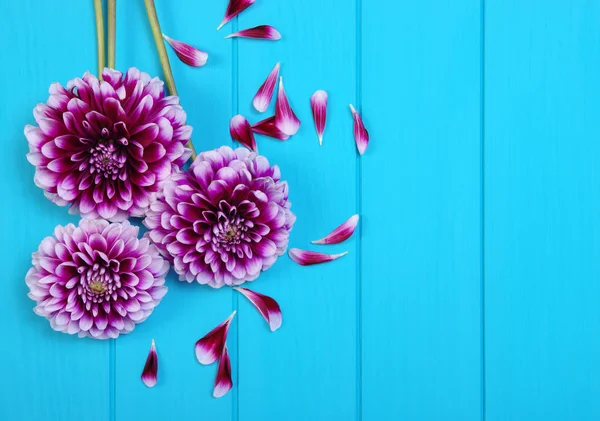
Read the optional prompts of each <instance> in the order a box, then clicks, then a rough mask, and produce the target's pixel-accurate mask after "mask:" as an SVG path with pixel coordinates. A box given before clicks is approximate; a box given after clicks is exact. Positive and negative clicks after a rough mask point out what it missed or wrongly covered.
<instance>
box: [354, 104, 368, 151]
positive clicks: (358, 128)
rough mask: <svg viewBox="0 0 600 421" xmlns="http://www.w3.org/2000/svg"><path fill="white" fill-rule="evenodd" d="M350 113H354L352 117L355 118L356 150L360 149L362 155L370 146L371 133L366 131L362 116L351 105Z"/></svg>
mask: <svg viewBox="0 0 600 421" xmlns="http://www.w3.org/2000/svg"><path fill="white" fill-rule="evenodd" d="M350 111H352V116H353V117H354V139H355V140H356V149H358V153H359V154H361V155H362V154H364V153H365V151H366V150H367V146H368V145H369V132H368V131H367V129H365V125H364V124H363V122H362V118H360V114H359V113H358V112H357V111H356V110H355V109H354V107H353V106H352V104H350Z"/></svg>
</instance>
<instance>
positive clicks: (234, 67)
mask: <svg viewBox="0 0 600 421" xmlns="http://www.w3.org/2000/svg"><path fill="white" fill-rule="evenodd" d="M231 23H232V31H233V32H237V30H238V16H236V17H235V18H234V19H233V20H232V22H231ZM238 73H239V67H238V40H237V38H235V37H234V38H233V39H232V44H231V84H232V88H231V110H232V113H233V115H237V114H239V78H238ZM231 146H232V147H235V145H234V140H233V139H231ZM231 306H232V308H233V310H236V311H238V310H239V308H238V307H239V303H238V294H237V293H236V292H235V291H234V290H231ZM237 316H238V317H235V318H234V320H233V323H234V326H235V329H234V330H235V343H234V346H233V348H234V350H233V356H234V358H235V364H234V370H235V375H234V376H233V380H234V382H233V388H232V394H231V400H232V404H231V406H232V408H231V420H232V421H238V420H239V419H240V409H239V408H240V407H239V382H240V376H239V374H240V328H239V327H240V324H239V314H237Z"/></svg>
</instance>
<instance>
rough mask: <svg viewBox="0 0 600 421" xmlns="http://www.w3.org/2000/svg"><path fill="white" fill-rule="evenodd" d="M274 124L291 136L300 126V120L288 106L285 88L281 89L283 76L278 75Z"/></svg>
mask: <svg viewBox="0 0 600 421" xmlns="http://www.w3.org/2000/svg"><path fill="white" fill-rule="evenodd" d="M275 125H276V126H277V128H278V129H279V130H281V131H282V132H283V133H285V134H286V135H288V136H293V135H295V134H296V132H298V129H299V128H300V120H298V117H296V114H294V111H293V110H292V108H291V107H290V102H289V101H288V98H287V95H286V94H285V89H283V77H279V91H278V92H277V102H276V104H275Z"/></svg>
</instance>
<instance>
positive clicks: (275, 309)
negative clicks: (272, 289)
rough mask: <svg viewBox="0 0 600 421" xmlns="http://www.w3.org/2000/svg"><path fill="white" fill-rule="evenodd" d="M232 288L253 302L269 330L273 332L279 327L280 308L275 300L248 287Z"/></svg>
mask: <svg viewBox="0 0 600 421" xmlns="http://www.w3.org/2000/svg"><path fill="white" fill-rule="evenodd" d="M233 289H235V290H236V291H238V292H241V293H242V294H243V295H244V297H246V298H247V299H249V300H250V302H251V303H252V304H254V307H256V309H257V310H258V311H259V312H260V314H261V315H262V316H263V318H264V319H265V320H266V321H267V323H269V327H270V328H271V332H275V331H276V330H277V329H279V328H280V327H281V309H280V308H279V304H277V301H275V300H274V299H272V298H271V297H267V296H266V295H263V294H259V293H258V292H254V291H251V290H249V289H248V288H241V287H234V288H233Z"/></svg>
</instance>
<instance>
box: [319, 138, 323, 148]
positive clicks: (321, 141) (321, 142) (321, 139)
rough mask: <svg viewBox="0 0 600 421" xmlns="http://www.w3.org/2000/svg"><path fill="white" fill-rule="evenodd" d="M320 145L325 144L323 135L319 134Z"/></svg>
mask: <svg viewBox="0 0 600 421" xmlns="http://www.w3.org/2000/svg"><path fill="white" fill-rule="evenodd" d="M319 146H323V136H319Z"/></svg>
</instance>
